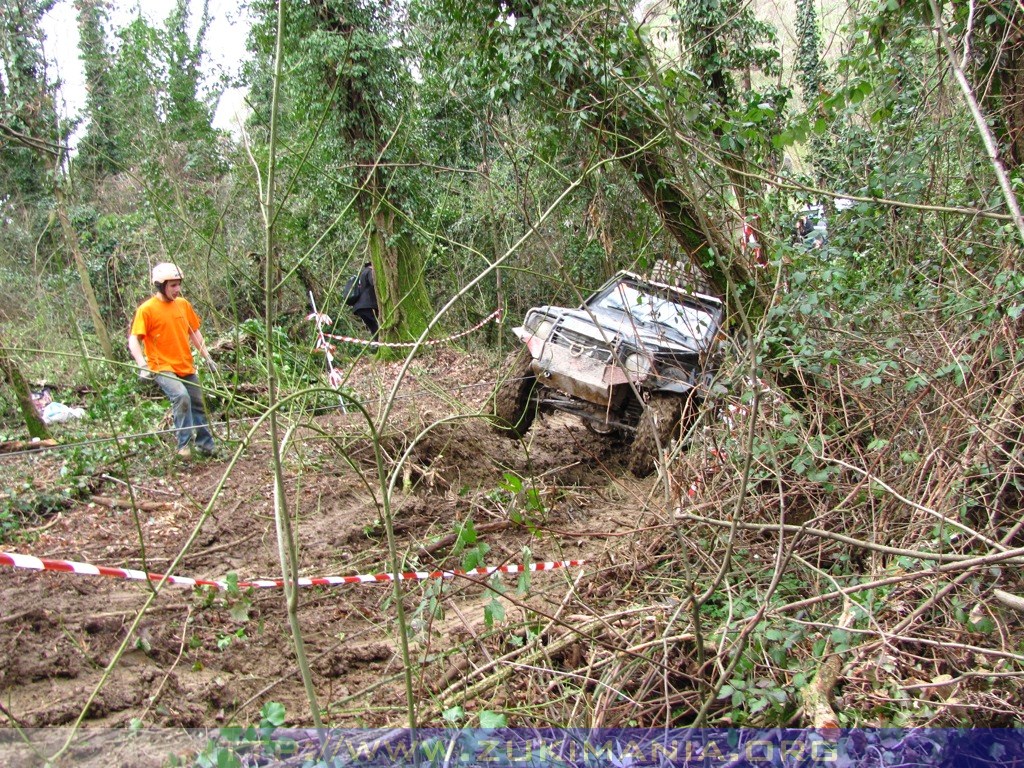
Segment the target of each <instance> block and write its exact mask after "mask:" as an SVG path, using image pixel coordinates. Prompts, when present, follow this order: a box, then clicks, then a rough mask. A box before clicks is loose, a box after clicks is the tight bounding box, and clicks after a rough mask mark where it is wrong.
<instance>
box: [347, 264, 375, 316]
mask: <svg viewBox="0 0 1024 768" xmlns="http://www.w3.org/2000/svg"><path fill="white" fill-rule="evenodd" d="M352 309H353V311H357V310H360V309H372V310H373V311H374V312H376V311H377V281H376V280H374V278H373V267H372V266H371V265H370V264H366V265H364V266H363V269H362V270H361V271H360V272H359V296H358V298H357V299H356V303H355V304H353V305H352Z"/></svg>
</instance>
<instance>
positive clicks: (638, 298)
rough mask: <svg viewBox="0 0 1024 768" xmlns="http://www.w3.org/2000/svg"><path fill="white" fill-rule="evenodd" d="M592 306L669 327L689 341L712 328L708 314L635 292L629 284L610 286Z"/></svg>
mask: <svg viewBox="0 0 1024 768" xmlns="http://www.w3.org/2000/svg"><path fill="white" fill-rule="evenodd" d="M594 306H596V307H599V308H601V309H613V310H617V311H619V312H627V313H629V315H630V316H631V317H632V318H633V319H634V320H636V322H637V323H639V324H641V325H660V326H668V327H669V328H672V329H673V330H675V331H676V332H677V333H679V334H681V335H683V336H686V337H688V338H691V339H698V340H703V339H704V338H705V337H706V336H707V335H708V333H709V332H710V331H711V329H712V327H713V326H714V317H713V315H712V314H711V313H710V312H708V311H706V310H704V309H701V308H700V307H696V306H693V305H691V304H681V303H679V302H675V301H670V300H669V299H667V298H665V297H664V296H659V295H657V294H653V293H647V292H644V291H641V290H638V289H637V288H636V286H633V285H630V284H629V283H616V284H615V285H613V286H611V287H610V288H609V289H608V290H607V291H606V292H605V293H604V294H602V295H601V296H599V297H598V298H597V301H596V302H595V303H594Z"/></svg>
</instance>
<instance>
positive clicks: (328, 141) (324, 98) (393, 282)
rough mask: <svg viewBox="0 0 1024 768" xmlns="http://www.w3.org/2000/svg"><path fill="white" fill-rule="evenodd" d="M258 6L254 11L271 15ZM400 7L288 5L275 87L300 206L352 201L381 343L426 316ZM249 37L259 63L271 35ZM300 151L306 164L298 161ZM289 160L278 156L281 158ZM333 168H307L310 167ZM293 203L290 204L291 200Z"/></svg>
mask: <svg viewBox="0 0 1024 768" xmlns="http://www.w3.org/2000/svg"><path fill="white" fill-rule="evenodd" d="M270 10H271V9H270V8H269V7H267V6H263V14H264V16H263V18H264V19H268V18H271V13H270ZM402 12H403V8H402V4H401V3H399V2H394V1H393V0H388V1H387V2H380V3H369V2H360V1H359V0H313V1H312V2H308V3H295V4H291V5H289V6H287V13H288V19H287V23H286V27H285V28H286V37H285V41H284V47H285V59H286V66H285V72H286V73H287V76H286V78H285V81H284V82H283V83H282V84H281V86H282V94H283V96H284V98H285V99H286V100H287V102H288V104H289V106H290V112H291V117H292V121H291V124H290V126H287V127H286V126H282V130H283V131H288V132H289V133H290V135H289V138H288V141H289V142H290V143H291V144H292V145H293V146H294V147H296V149H297V148H298V147H304V146H308V151H307V150H306V149H303V150H302V156H301V158H300V157H296V158H293V163H294V164H293V167H292V170H293V173H302V174H304V179H305V181H304V184H308V185H309V186H308V187H307V190H308V191H309V192H312V193H313V194H315V195H316V197H317V198H318V199H316V200H315V201H310V200H308V198H307V201H306V203H308V204H309V205H311V206H316V207H319V208H321V209H323V208H324V207H325V206H330V207H332V208H335V209H336V211H337V212H340V211H342V210H344V208H345V207H347V206H348V201H349V200H351V202H352V207H353V209H354V211H355V214H356V219H357V221H356V223H357V225H358V229H359V231H360V233H361V234H360V235H359V236H358V239H359V241H360V242H361V244H362V249H361V250H362V253H361V254H359V261H363V260H366V261H370V262H372V264H373V266H374V268H375V273H376V279H377V292H378V295H379V299H380V305H381V321H382V322H381V334H382V336H383V338H384V339H385V340H392V341H397V340H408V339H410V338H415V337H416V336H418V335H419V334H420V333H421V332H422V331H423V330H424V329H425V328H426V326H427V323H428V321H429V320H430V317H431V308H430V299H429V295H428V293H427V289H426V285H425V283H424V272H423V269H424V258H423V248H424V246H423V244H422V243H421V242H420V241H419V239H418V238H417V236H416V235H415V234H414V230H413V228H412V227H411V226H409V222H408V219H407V215H408V214H407V210H409V209H410V208H411V207H412V206H411V205H410V201H411V200H412V199H413V198H414V197H415V195H416V194H417V187H416V181H415V179H414V178H412V177H411V174H409V173H408V172H406V173H403V172H402V171H401V170H400V169H399V168H398V167H397V164H398V161H403V162H408V161H409V160H410V155H414V154H415V151H414V149H413V148H412V146H411V142H410V136H411V132H410V131H409V128H408V126H405V125H403V121H404V120H405V119H406V117H407V115H408V113H409V111H410V84H411V75H410V69H409V64H408V62H407V61H406V52H405V51H404V49H403V46H402V44H401V22H402V17H401V14H402ZM254 39H255V41H256V44H257V49H258V53H260V54H262V55H263V57H264V61H266V57H267V56H268V54H269V50H268V48H267V42H268V41H269V40H270V36H269V35H268V34H266V32H264V31H261V30H260V29H257V30H256V34H255V35H254ZM303 158H305V160H306V163H305V165H299V164H298V162H294V161H298V160H300V159H303ZM286 162H288V161H287V160H286V159H282V163H286ZM312 168H318V169H326V168H341V169H343V170H342V171H341V173H338V172H337V171H328V172H314V173H310V169H312ZM293 202H294V201H293Z"/></svg>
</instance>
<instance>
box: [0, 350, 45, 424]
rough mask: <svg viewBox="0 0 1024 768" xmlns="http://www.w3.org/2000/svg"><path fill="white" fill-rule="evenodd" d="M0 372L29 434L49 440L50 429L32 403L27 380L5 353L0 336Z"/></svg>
mask: <svg viewBox="0 0 1024 768" xmlns="http://www.w3.org/2000/svg"><path fill="white" fill-rule="evenodd" d="M0 373H2V374H3V377H4V381H6V382H7V383H8V384H9V385H10V387H11V389H12V390H13V392H14V399H15V400H17V401H18V408H20V409H21V415H22V417H23V418H24V419H25V426H26V427H27V428H28V433H29V435H31V436H32V437H38V438H39V439H40V440H49V439H50V430H49V429H47V427H46V422H44V421H43V419H42V417H41V416H40V415H39V412H38V411H37V410H36V407H35V405H34V404H33V403H32V392H31V391H30V390H29V388H28V382H27V381H26V380H25V377H24V376H22V374H21V369H20V368H19V367H18V364H17V362H16V361H15V360H14V358H12V357H11V356H10V355H9V354H7V349H6V347H5V342H4V340H3V339H2V338H0Z"/></svg>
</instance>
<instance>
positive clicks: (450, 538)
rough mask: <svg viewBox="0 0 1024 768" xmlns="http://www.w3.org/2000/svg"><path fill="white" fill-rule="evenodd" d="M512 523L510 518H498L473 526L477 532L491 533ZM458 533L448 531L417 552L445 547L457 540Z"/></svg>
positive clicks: (424, 553)
mask: <svg viewBox="0 0 1024 768" xmlns="http://www.w3.org/2000/svg"><path fill="white" fill-rule="evenodd" d="M511 525H512V521H511V520H498V521H497V522H494V523H480V524H479V525H477V526H474V527H475V529H476V532H477V533H492V532H494V531H503V530H505V529H506V528H508V527H509V526H511ZM459 536H460V534H458V533H450V534H448V535H447V536H444V537H442V538H440V539H438V540H437V541H435V542H433V543H431V544H425V545H424V546H422V547H420V551H419V554H421V555H432V554H434V553H435V552H437V551H438V550H439V549H445V548H447V547H450V546H452V545H454V544H455V542H456V541H458V540H459Z"/></svg>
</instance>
